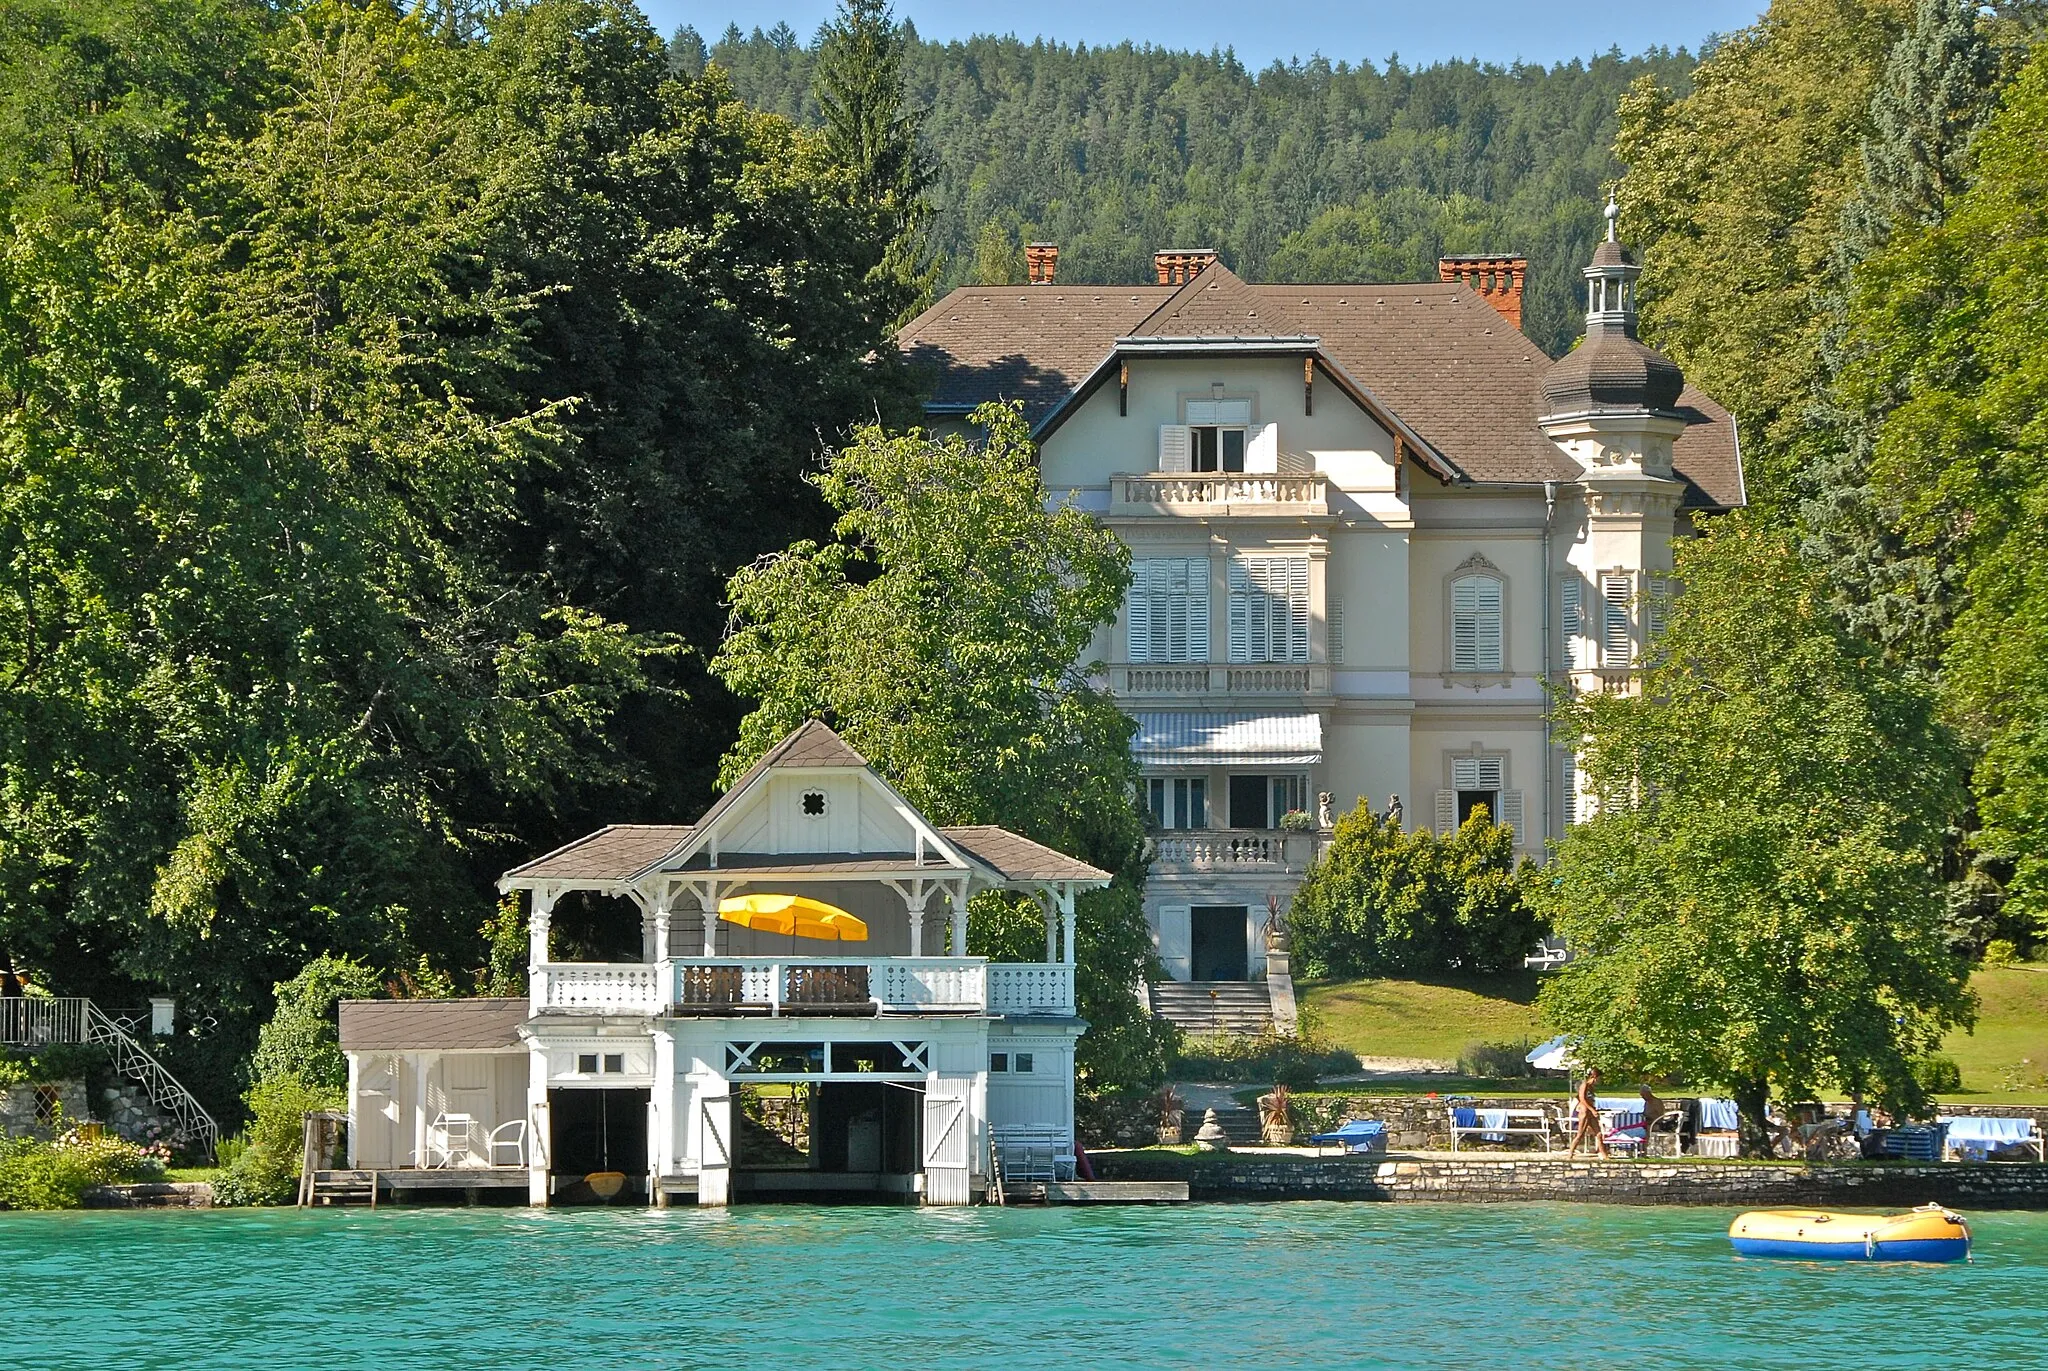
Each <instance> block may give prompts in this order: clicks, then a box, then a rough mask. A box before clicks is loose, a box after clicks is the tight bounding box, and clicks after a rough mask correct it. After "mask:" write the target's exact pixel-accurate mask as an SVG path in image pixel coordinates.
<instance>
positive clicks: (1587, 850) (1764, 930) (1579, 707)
mask: <svg viewBox="0 0 2048 1371" xmlns="http://www.w3.org/2000/svg"><path fill="white" fill-rule="evenodd" d="M1678 573H1679V575H1680V576H1681V577H1683V578H1684V580H1685V586H1686V590H1685V594H1684V595H1683V596H1681V597H1680V598H1679V600H1678V601H1677V603H1676V605H1675V607H1674V608H1673V610H1672V612H1671V616H1670V626H1669V630H1668V633H1667V635H1666V637H1665V638H1664V639H1663V640H1662V641H1661V643H1660V644H1659V645H1658V657H1657V658H1656V660H1655V661H1654V662H1653V663H1652V665H1650V667H1649V668H1648V669H1647V671H1646V672H1645V673H1644V678H1643V681H1642V690H1641V693H1640V694H1636V695H1628V696H1623V695H1601V696H1594V697H1590V698H1587V699H1583V700H1579V701H1575V702H1571V703H1569V704H1567V705H1565V706H1564V707H1563V708H1562V709H1561V710H1560V717H1559V724H1560V726H1561V736H1562V737H1563V738H1564V739H1565V740H1566V742H1567V743H1568V745H1570V746H1573V747H1575V748H1576V749H1577V750H1578V752H1579V759H1580V768H1581V773H1582V774H1583V776H1584V777H1585V778H1586V783H1587V784H1588V786H1589V787H1590V789H1591V790H1592V792H1593V795H1594V797H1595V810H1594V814H1593V817H1591V818H1590V819H1588V820H1587V821H1586V822H1583V823H1580V824H1576V825H1574V826H1573V827H1572V828H1571V829H1570V830H1569V831H1568V832H1567V834H1566V836H1565V838H1564V839H1563V841H1562V842H1561V843H1559V844H1558V846H1557V849H1556V854H1555V857H1554V859H1553V860H1552V862H1551V863H1550V865H1549V866H1548V867H1547V868H1546V869H1545V873H1544V874H1545V876H1546V878H1547V879H1545V880H1543V881H1540V882H1537V883H1536V884H1535V885H1534V886H1533V887H1532V898H1533V899H1534V900H1535V902H1536V904H1537V906H1538V908H1539V909H1540V910H1542V911H1543V912H1544V913H1545V914H1547V915H1548V916H1549V918H1550V920H1551V922H1552V924H1553V925H1554V926H1555V928H1556V929H1557V930H1558V931H1559V932H1561V933H1563V934H1564V935H1565V936H1566V937H1567V938H1568V939H1570V941H1571V943H1572V944H1573V945H1574V947H1576V948H1577V949H1578V952H1579V956H1578V958H1577V959H1576V960H1575V961H1574V962H1573V963H1572V964H1571V965H1570V966H1568V967H1566V968H1565V969H1564V971H1562V972H1561V973H1560V974H1559V975H1558V976H1557V978H1556V979H1555V980H1553V981H1551V982H1550V983H1549V984H1548V985H1546V987H1545V988H1544V992H1543V998H1542V1004H1543V1007H1544V1010H1545V1012H1546V1013H1547V1014H1548V1016H1549V1017H1550V1018H1551V1019H1553V1020H1554V1021H1555V1022H1556V1023H1557V1024H1558V1025H1559V1026H1560V1027H1562V1028H1564V1029H1566V1030H1568V1031H1570V1032H1573V1033H1576V1034H1579V1035H1581V1036H1582V1037H1583V1038H1584V1040H1585V1048H1584V1055H1585V1057H1586V1059H1587V1060H1588V1061H1589V1062H1590V1063H1592V1064H1596V1065H1601V1066H1610V1067H1611V1066H1628V1067H1634V1068H1637V1069H1641V1070H1648V1071H1653V1072H1675V1073H1679V1074H1682V1075H1683V1076H1684V1077H1686V1078H1687V1079H1688V1080H1690V1081H1693V1082H1696V1083H1699V1084H1701V1085H1711V1086H1717V1087H1721V1088H1725V1089H1727V1090H1728V1091H1729V1092H1730V1093H1731V1094H1732V1095H1733V1096H1734V1097H1735V1099H1736V1101H1737V1103H1738V1104H1739V1105H1740V1106H1741V1109H1742V1114H1743V1121H1744V1131H1745V1134H1746V1137H1747V1139H1748V1144H1749V1146H1750V1147H1751V1148H1758V1147H1760V1146H1761V1145H1762V1140H1763V1127H1764V1109H1765V1104H1766V1101H1767V1100H1768V1099H1769V1098H1770V1097H1771V1096H1772V1095H1773V1094H1774V1093H1775V1094H1776V1095H1778V1096H1779V1097H1781V1098H1787V1099H1806V1098H1810V1097H1811V1096H1812V1095H1813V1093H1814V1092H1816V1091H1818V1090H1821V1089H1826V1088H1835V1089H1841V1090H1847V1091H1854V1092H1859V1093H1869V1094H1873V1095H1875V1096H1876V1097H1877V1098H1878V1099H1880V1100H1881V1101H1883V1102H1885V1103H1886V1104H1888V1105H1890V1106H1891V1107H1893V1108H1894V1109H1899V1110H1906V1111H1912V1110H1916V1109H1918V1108H1919V1107H1920V1106H1921V1105H1922V1103H1923V1096H1922V1092H1921V1090H1920V1088H1919V1086H1918V1085H1917V1084H1916V1082H1915V1081H1914V1079H1913V1075H1912V1072H1911V1069H1910V1063H1911V1062H1912V1060H1913V1058H1914V1057H1916V1056H1917V1055H1919V1054H1922V1053H1925V1052H1927V1051H1930V1050H1931V1049H1933V1048H1934V1047H1935V1046H1936V1045H1937V1044H1938V1043H1939V1042H1940V1040H1941V1036H1942V1034H1943V1033H1944V1032H1945V1031H1946V1030H1948V1029H1949V1028H1952V1027H1954V1026H1956V1025H1959V1024H1966V1023H1968V1022H1970V1020H1971V1016H1972V1013H1973V1002H1972V999H1971V997H1970V995H1969V992H1968V990H1967V988H1966V983H1965V969H1964V967H1963V966H1962V965H1961V963H1960V962H1959V961H1958V960H1957V959H1956V958H1955V957H1954V956H1953V955H1952V954H1951V953H1950V952H1949V950H1948V948H1947V945H1946V943H1945V941H1944V939H1943V936H1942V917H1941V916H1942V896H1941V883H1940V879H1939V873H1938V859H1939V851H1940V843H1941V835H1942V831H1943V829H1944V827H1945V825H1946V824H1947V823H1948V822H1949V821H1950V819H1951V818H1952V817H1953V815H1954V814H1955V813H1956V811H1957V809H1958V807H1959V806H1960V803H1961V794H1960V781H1959V757H1958V750H1957V747H1956V744H1955V743H1954V741H1953V740H1952V739H1951V737H1950V736H1949V734H1948V732H1947V731H1946V730H1945V729H1943V728H1942V727H1941V726H1940V725H1939V724H1937V723H1936V721H1935V717H1934V701H1933V697H1932V695H1931V694H1930V693H1929V691H1928V690H1927V689H1926V688H1925V687H1924V686H1923V685H1922V684H1920V683H1917V682H1915V681H1912V680H1909V679H1902V678H1900V677H1899V676H1898V675H1897V674H1896V673H1893V672H1890V671H1888V670H1886V669H1885V668H1884V667H1883V665H1882V664H1881V663H1880V662H1879V661H1878V660H1877V657H1876V654H1875V652H1874V651H1873V650H1872V649H1871V648H1870V646H1869V645H1868V644H1866V643H1864V642H1863V641H1862V640H1860V639H1856V638H1853V637H1851V636H1849V635H1848V634H1846V633H1845V632H1843V630H1842V629H1841V628H1840V626H1839V624H1838V623H1837V622H1836V620H1835V618H1834V616H1833V615H1832V614H1831V613H1830V612H1829V610H1828V607H1827V605H1826V590H1825V587H1824V586H1823V585H1822V583H1821V581H1820V579H1819V578H1818V576H1816V575H1815V574H1814V573H1813V572H1812V571H1811V570H1810V569H1808V568H1806V567H1805V566H1803V565H1802V564H1801V562H1800V560H1799V558H1798V556H1797V554H1796V548H1795V546H1794V539H1793V536H1792V535H1791V534H1790V533H1788V532H1785V531H1783V530H1780V529H1773V528H1771V527H1768V526H1766V525H1764V524H1762V523H1761V522H1760V521H1758V520H1755V519H1752V518H1748V517H1743V516H1733V517H1731V518H1729V519H1726V520H1723V521H1722V522H1720V523H1718V524H1716V525H1715V526H1714V527H1713V528H1712V529H1711V530H1710V531H1709V532H1708V534H1707V535H1706V536H1705V537H1703V538H1701V539H1699V540H1697V541H1695V542H1693V543H1690V544H1688V545H1687V546H1686V547H1685V548H1684V549H1683V550H1682V551H1681V552H1680V554H1679V560H1678Z"/></svg>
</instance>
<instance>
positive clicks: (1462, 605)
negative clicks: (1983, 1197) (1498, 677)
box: [1451, 576, 1501, 671]
mask: <svg viewBox="0 0 2048 1371" xmlns="http://www.w3.org/2000/svg"><path fill="white" fill-rule="evenodd" d="M1500 600H1501V595H1500V582H1499V581H1497V580H1495V579H1494V578H1493V577H1491V576H1460V577H1459V578H1458V579H1457V580H1455V581H1453V582H1451V670H1453V671H1499V670H1500V669H1501V623H1500Z"/></svg>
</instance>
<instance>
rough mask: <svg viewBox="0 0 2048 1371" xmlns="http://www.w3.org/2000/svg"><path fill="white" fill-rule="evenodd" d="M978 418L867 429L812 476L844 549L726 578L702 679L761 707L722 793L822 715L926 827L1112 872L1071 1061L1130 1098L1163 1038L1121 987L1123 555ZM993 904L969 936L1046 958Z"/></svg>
mask: <svg viewBox="0 0 2048 1371" xmlns="http://www.w3.org/2000/svg"><path fill="white" fill-rule="evenodd" d="M973 423H974V424H975V425H976V426H977V427H978V428H979V429H980V430H981V431H982V432H981V434H980V436H979V439H978V440H976V439H973V438H970V437H969V436H967V435H964V434H958V435H950V436H946V437H938V436H935V435H931V434H927V433H923V432H916V431H913V432H911V433H909V434H905V435H902V436H898V437H892V436H890V435H889V434H887V433H886V432H885V431H883V430H882V429H880V428H868V429H864V430H862V431H861V432H860V433H858V434H857V435H856V436H855V438H854V441H853V442H852V443H850V444H849V445H848V446H846V447H844V448H842V449H840V450H839V451H838V452H837V453H835V454H834V455H833V456H832V457H831V459H830V460H829V461H828V463H827V465H826V467H825V470H824V471H823V472H822V473H820V475H819V476H818V478H817V479H818V485H819V488H820V489H821V490H822V491H823V493H824V495H825V498H826V500H827V501H828V502H829V503H830V504H831V505H832V507H833V508H834V509H836V510H838V511H839V520H838V523H837V525H836V526H835V533H836V534H837V537H836V540H835V541H833V542H830V543H824V544H819V543H811V542H803V543H798V544H796V545H794V546H792V547H791V548H789V549H788V550H787V551H786V552H782V553H778V554H776V555H774V556H771V557H767V558H764V559H763V560H762V561H760V562H758V563H756V564H755V565H753V566H751V567H748V568H745V569H743V570H742V571H740V572H739V573H738V574H737V575H735V576H734V577H733V579H732V583H731V586H730V588H729V590H728V593H727V599H728V600H729V602H730V603H731V605H732V627H731V631H730V632H729V634H728V636H727V638H726V642H725V646H724V647H723V648H722V649H720V651H719V654H718V657H717V660H716V661H715V662H714V663H713V670H714V671H716V672H717V674H718V676H719V677H720V679H721V680H723V681H724V682H725V683H726V684H727V685H728V686H729V687H731V689H732V690H733V691H734V692H736V693H737V694H739V695H741V696H743V697H745V698H747V699H751V700H755V701H758V704H757V705H756V707H755V709H754V711H753V712H752V713H750V714H749V715H748V716H747V717H746V719H745V721H744V722H743V723H742V724H741V726H740V736H739V742H738V744H737V745H736V746H735V747H734V748H733V750H732V751H731V752H730V753H728V754H727V756H726V763H725V776H726V780H727V782H728V783H730V782H731V781H732V780H734V779H736V778H737V777H738V776H739V775H740V774H741V773H742V772H743V771H745V770H746V768H747V767H748V766H750V765H751V764H752V763H753V762H754V760H755V759H756V758H758V757H759V756H760V755H761V754H762V753H763V752H764V751H766V750H767V749H768V748H769V747H770V746H772V745H773V744H774V743H775V741H776V740H777V739H779V738H781V737H782V736H783V735H784V734H786V733H787V732H788V731H789V730H790V729H792V728H794V727H796V726H797V725H798V724H800V723H801V722H803V720H805V719H806V718H810V717H814V716H815V717H824V718H826V719H827V720H828V721H829V722H830V723H831V724H832V725H833V727H834V728H836V729H838V730H839V731H840V732H841V733H843V734H844V735H845V736H846V738H847V740H848V741H849V742H850V743H852V744H853V745H854V746H855V747H856V748H858V749H859V750H860V751H861V753H862V754H863V755H865V756H866V757H867V758H868V759H869V760H870V761H871V762H872V763H873V764H874V765H875V767H876V769H877V770H878V771H880V772H881V773H882V774H883V775H885V776H887V777H888V778H889V779H890V780H891V781H892V782H893V783H895V784H896V785H897V786H898V787H899V788H901V790H902V791H903V793H904V795H905V796H907V797H908V798H909V799H910V801H911V802H912V803H913V804H915V805H917V806H918V808H919V809H921V810H922V811H923V812H925V813H926V814H929V815H930V816H931V817H932V818H933V819H934V820H935V821H937V822H939V823H942V824H969V823H991V824H1001V825H1003V826H1005V827H1007V828H1010V829H1012V830H1014V831H1016V832H1018V833H1022V834H1024V835H1025V836H1026V837H1029V838H1033V839H1036V840H1037V841H1039V842H1042V843H1046V844H1049V845H1050V846H1053V847H1056V848H1059V849H1060V850H1062V851H1065V852H1070V853H1073V854H1074V855H1076V856H1079V857H1081V858H1083V859H1084V860H1086V861H1089V862H1092V863H1094V864H1095V865H1097V866H1099V867H1102V868H1104V869H1105V870H1108V871H1110V872H1112V873H1114V874H1115V876H1116V883H1115V884H1114V885H1112V886H1111V887H1110V888H1109V889H1107V890H1103V891H1097V892H1090V893H1088V894H1085V895H1083V896H1082V897H1081V901H1080V907H1079V926H1078V950H1079V957H1078V962H1079V973H1078V979H1079V984H1078V994H1079V998H1080V1011H1081V1015H1082V1017H1084V1018H1086V1019H1087V1020H1088V1021H1089V1025H1090V1027H1089V1030H1088V1033H1087V1035H1086V1036H1085V1037H1084V1038H1083V1039H1082V1040H1081V1047H1080V1058H1079V1062H1078V1066H1079V1069H1080V1071H1081V1073H1082V1076H1083V1079H1084V1083H1085V1084H1087V1085H1088V1086H1090V1087H1095V1088H1102V1087H1108V1086H1115V1085H1124V1084H1134V1083H1141V1082H1144V1081H1147V1080H1150V1079H1155V1078H1157V1076H1158V1075H1159V1074H1160V1073H1161V1071H1163V1069H1164V1050H1165V1047H1166V1045H1167V1040H1168V1037H1169V1036H1170V1035H1169V1032H1168V1030H1166V1029H1165V1028H1164V1027H1163V1026H1161V1025H1159V1024H1158V1023H1156V1022H1155V1021H1154V1020H1152V1019H1151V1018H1150V1016H1149V1015H1148V1014H1147V1013H1146V1012H1145V1010H1144V1008H1143V1006H1142V1005H1140V1004H1139V1002H1138V1000H1137V997H1136V996H1135V995H1133V994H1132V987H1133V986H1135V985H1137V984H1139V983H1141V982H1142V981H1144V980H1146V979H1148V978H1156V975H1157V966H1156V963H1155V960H1154V958H1153V956H1152V954H1151V950H1150V940H1149V938H1148V937H1147V934H1146V930H1145V923H1144V917H1143V910H1142V905H1141V902H1140V894H1139V891H1140V885H1141V882H1142V879H1143V869H1144V868H1143V861H1142V847H1143V837H1144V833H1143V826H1142V822H1141V820H1140V817H1139V815H1138V812H1137V810H1136V808H1135V806H1134V804H1133V800H1132V796H1133V795H1134V793H1135V789H1136V782H1137V774H1136V771H1135V769H1134V764H1133V762H1132V761H1131V758H1130V750H1129V743H1130V729H1131V725H1130V721H1129V720H1128V719H1127V718H1125V716H1124V715H1123V714H1122V713H1121V712H1120V711H1119V710H1118V709H1117V707H1116V703H1115V701H1114V700H1113V699H1111V698H1110V696H1109V695H1107V694H1106V693H1104V692H1102V691H1099V690H1097V689H1095V688H1094V687H1092V686H1090V685H1089V684H1088V676H1089V671H1090V667H1089V664H1088V662H1087V654H1088V652H1089V648H1090V643H1091V641H1092V639H1093V637H1094V635H1095V633H1096V631H1097V629H1099V628H1100V627H1101V626H1103V625H1105V624H1108V623H1111V622H1113V621H1114V619H1115V616H1116V612H1117V609H1118V607H1119V605H1120V604H1121V603H1122V599H1123V592H1124V589H1125V587H1126V586H1127V584H1128V582H1129V578H1130V554H1129V552H1128V551H1127V550H1126V549H1125V547H1124V546H1123V544H1122V543H1121V542H1120V541H1118V539H1117V538H1116V537H1115V535H1113V534H1111V533H1108V532H1106V531H1104V530H1103V529H1101V528H1100V527H1098V526H1097V525H1096V524H1095V522H1094V521H1093V520H1092V519H1090V518H1089V517H1088V515H1087V514H1085V513H1083V512H1082V511H1081V510H1079V509H1077V508H1075V507H1074V506H1073V505H1072V504H1070V503H1063V504H1061V505H1060V506H1058V507H1057V508H1055V509H1051V510H1048V509H1047V508H1046V506H1045V503H1044V491H1043V489H1042V487H1041V486H1040V484H1039V478H1038V469H1037V465H1036V462H1035V455H1036V454H1035V450H1034V449H1033V447H1032V445H1031V442H1030V439H1029V436H1028V430H1027V429H1026V428H1025V425H1024V421H1023V419H1022V417H1021V416H1020V415H1019V413H1018V411H1017V410H1016V409H1015V408H1014V407H1011V406H1004V405H984V406H983V407H982V408H980V409H979V410H977V411H976V412H975V414H974V416H973ZM993 903H999V902H990V903H989V904H984V905H982V906H978V907H977V910H976V918H975V921H974V922H973V923H971V924H970V936H971V937H972V938H974V939H975V945H974V948H975V950H976V951H991V952H994V953H996V954H998V955H1008V956H1013V957H1014V956H1020V955H1022V956H1023V959H1026V960H1036V958H1037V956H1041V955H1043V932H1042V925H1041V931H1040V933H1039V934H1038V939H1039V941H1038V942H1037V943H1036V944H1035V946H1036V947H1037V949H1038V951H1037V952H1036V953H1029V951H1028V950H1029V948H1031V947H1032V946H1034V944H1032V943H1031V942H1030V941H1029V928H1030V924H1029V922H1028V921H1027V920H1021V919H1020V917H1019V916H1018V915H1017V913H1016V912H1015V911H1014V909H1013V910H1010V911H1009V912H1007V913H1006V912H1005V911H1004V910H1003V909H1001V908H995V907H991V904H993ZM1027 954H1028V955H1027Z"/></svg>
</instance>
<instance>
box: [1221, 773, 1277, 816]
mask: <svg viewBox="0 0 2048 1371" xmlns="http://www.w3.org/2000/svg"><path fill="white" fill-rule="evenodd" d="M1266 798H1267V796H1266V778H1265V777H1264V776H1232V777H1231V778H1230V826H1231V827H1232V828H1271V827H1272V826H1273V824H1274V822H1275V821H1276V820H1277V817H1278V816H1275V815H1269V814H1267V812H1266Z"/></svg>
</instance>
